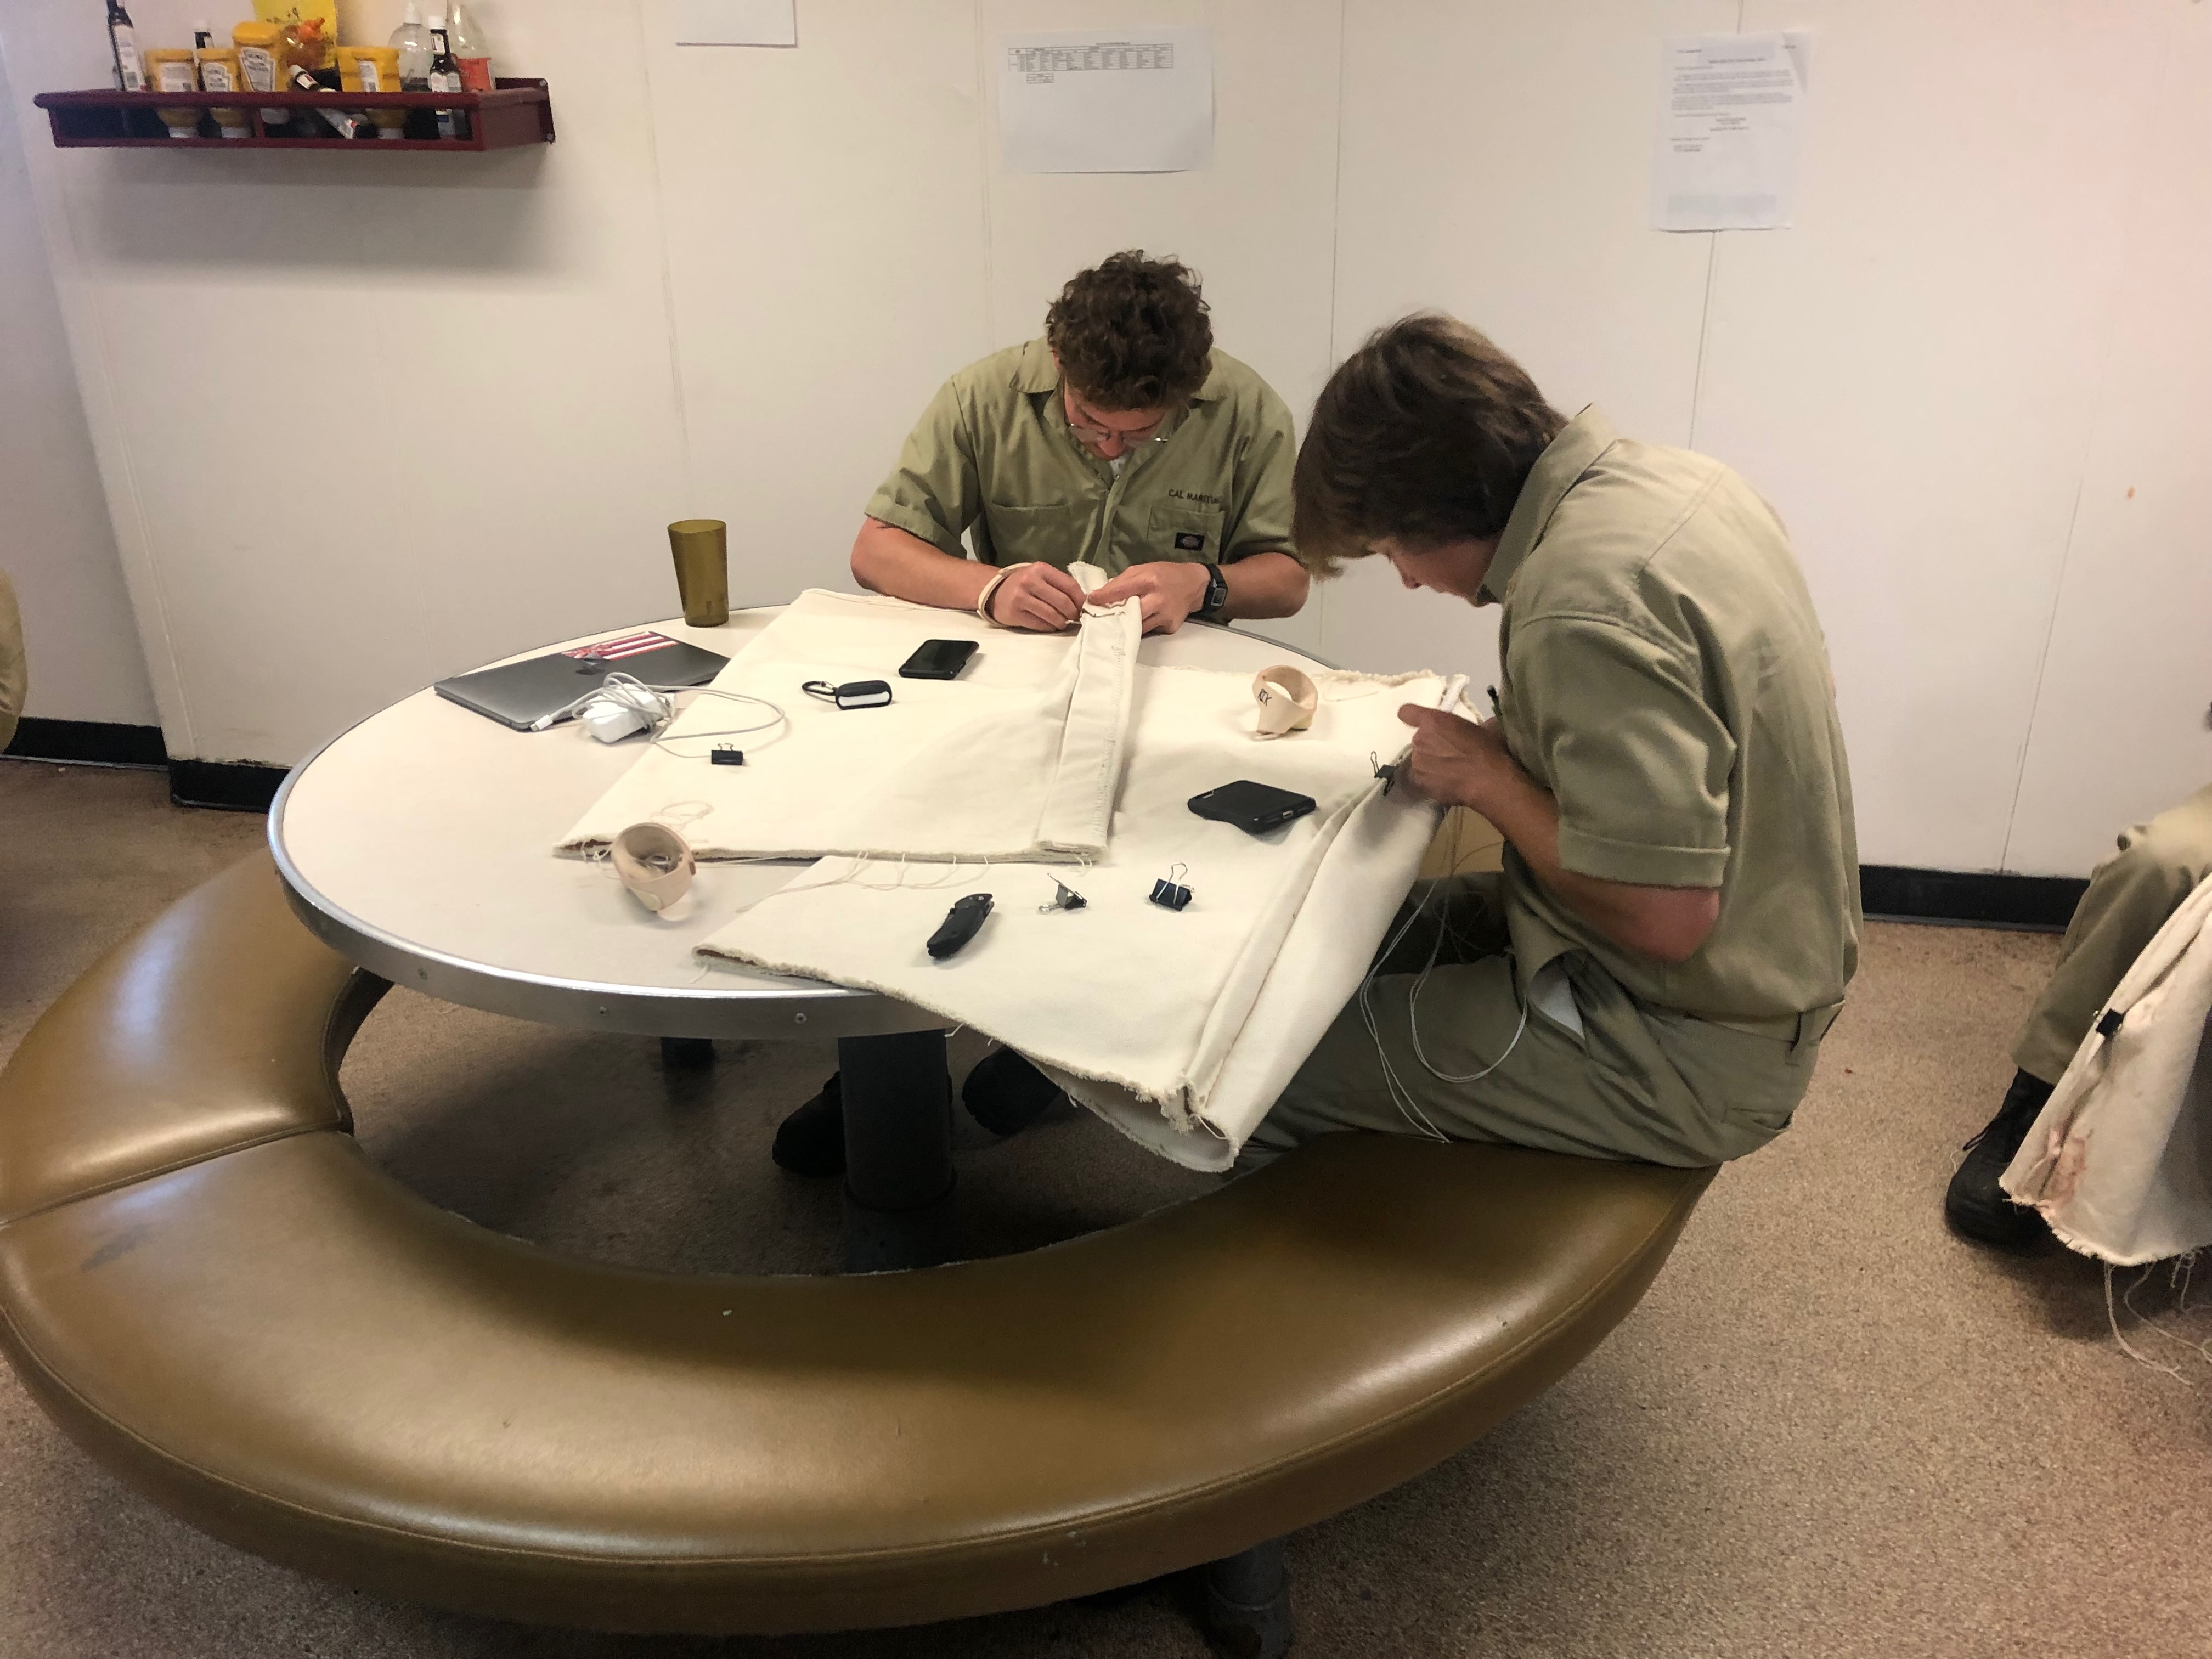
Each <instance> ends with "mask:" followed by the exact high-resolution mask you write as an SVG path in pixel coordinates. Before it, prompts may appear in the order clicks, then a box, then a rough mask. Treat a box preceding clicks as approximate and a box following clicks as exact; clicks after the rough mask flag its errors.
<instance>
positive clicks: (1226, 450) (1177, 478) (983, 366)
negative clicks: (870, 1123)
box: [773, 252, 1307, 1176]
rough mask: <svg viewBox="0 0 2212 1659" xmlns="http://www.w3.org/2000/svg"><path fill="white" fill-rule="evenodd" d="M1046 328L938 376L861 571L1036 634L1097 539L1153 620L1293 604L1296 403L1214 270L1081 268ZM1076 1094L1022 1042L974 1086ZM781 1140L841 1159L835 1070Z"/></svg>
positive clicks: (823, 1172)
mask: <svg viewBox="0 0 2212 1659" xmlns="http://www.w3.org/2000/svg"><path fill="white" fill-rule="evenodd" d="M1044 326H1045V331H1044V335H1043V337H1042V338H1041V339H1035V340H1031V341H1030V342H1029V343H1027V344H1025V345H1018V346H1014V347H1012V348H1010V349H1007V350H1005V351H1000V352H994V353H993V354H992V355H991V356H988V357H986V358H984V359H983V360H982V361H981V362H976V363H970V364H969V366H968V367H967V368H963V369H962V370H961V371H960V372H959V373H958V374H955V375H954V376H953V377H952V378H951V380H947V381H946V382H945V384H944V385H943V386H941V387H939V389H938V392H937V395H936V397H934V398H932V399H931V400H930V404H929V407H928V408H927V410H923V412H922V416H921V421H920V422H919V423H918V424H917V425H916V426H915V428H914V431H913V432H912V433H911V434H910V435H908V438H907V441H906V447H904V449H903V450H902V451H901V452H900V454H899V460H898V465H896V467H894V468H892V469H891V474H890V477H888V478H886V479H884V483H883V487H882V488H881V489H878V490H877V491H876V493H875V495H874V496H873V497H872V498H871V499H870V501H869V502H868V509H867V517H866V520H864V521H863V523H862V524H861V526H860V536H859V537H858V538H856V539H855V540H854V543H853V575H854V579H855V580H858V581H859V582H860V585H861V586H864V587H867V588H871V589H872V590H873V591H875V592H878V593H889V594H891V595H893V596H894V597H896V598H898V599H911V600H913V601H914V602H915V603H916V604H918V605H942V606H944V607H945V608H946V609H948V610H956V611H975V613H976V614H977V615H978V616H980V617H982V618H983V619H984V621H986V622H988V623H995V624H996V625H998V626H1000V627H1002V628H1020V629H1030V630H1032V631H1035V632H1039V633H1054V632H1057V631H1058V630H1059V629H1063V628H1070V627H1073V625H1074V623H1075V621H1076V618H1077V617H1079V615H1080V614H1081V613H1082V610H1083V605H1084V595H1083V590H1082V588H1081V587H1079V586H1078V585H1077V584H1076V580H1075V578H1074V577H1073V576H1071V575H1070V574H1068V572H1067V567H1068V566H1069V565H1071V564H1073V563H1074V562H1076V561H1077V560H1079V559H1080V560H1083V561H1085V562H1087V563H1090V564H1092V565H1095V566H1097V568H1100V569H1102V570H1103V571H1105V572H1106V573H1107V574H1108V576H1109V578H1110V580H1109V581H1107V582H1106V584H1105V585H1104V586H1102V587H1100V588H1099V589H1098V590H1097V592H1095V593H1093V594H1092V595H1091V601H1092V602H1093V603H1096V604H1101V605H1111V604H1114V603H1115V602H1117V601H1119V600H1122V599H1131V598H1134V599H1139V600H1141V602H1142V607H1143V612H1144V619H1145V631H1146V633H1148V634H1172V633H1174V632H1175V631H1176V629H1179V628H1181V627H1182V625H1183V623H1185V622H1187V621H1188V620H1189V618H1191V617H1200V618H1202V619H1204V620H1205V621H1207V622H1226V621H1230V620H1233V619H1237V618H1242V617H1287V616H1290V615H1291V614H1293V613H1294V612H1296V611H1297V609H1298V608H1299V607H1300V606H1301V605H1304V603H1305V601H1306V583H1307V578H1306V573H1305V569H1304V567H1303V566H1301V565H1300V564H1299V562H1297V558H1296V557H1295V556H1293V555H1292V553H1291V460H1292V457H1293V453H1294V447H1295V446H1294V443H1293V440H1292V437H1291V411H1290V410H1289V409H1287V408H1286V407H1285V405H1284V403H1283V400H1282V399H1281V398H1279V397H1277V396H1276V395H1275V394H1274V392H1273V391H1272V390H1271V389H1270V388H1269V387H1268V386H1267V382H1266V381H1264V380H1261V378H1260V377H1259V376H1258V375H1257V374H1254V373H1253V372H1252V371H1251V370H1250V369H1249V368H1246V367H1245V366H1244V365H1243V364H1242V363H1240V362H1237V360H1236V359H1235V358H1234V357H1231V356H1230V355H1229V354H1228V353H1227V352H1225V351H1219V350H1217V349H1214V344H1213V328H1212V324H1211V323H1209V322H1208V321H1207V319H1206V301H1205V300H1204V298H1203V297H1202V296H1201V295H1200V292H1199V284H1198V276H1197V274H1196V273H1195V272H1194V271H1192V270H1189V269H1188V267H1187V266H1184V265H1182V264H1178V263H1177V262H1176V261H1175V260H1173V259H1148V258H1146V257H1145V256H1144V254H1143V253H1141V252H1126V253H1116V254H1115V255H1114V256H1113V257H1112V258H1109V259H1108V260H1106V261H1105V262H1104V263H1103V264H1100V265H1099V266H1097V268H1096V269H1095V270H1085V271H1082V272H1079V273H1078V274H1077V275H1076V276H1074V277H1073V278H1072V279H1071V280H1070V281H1069V283H1068V284H1067V286H1066V288H1064V289H1061V290H1060V298H1059V299H1057V300H1055V301H1053V304H1052V307H1051V309H1050V310H1048V312H1047V313H1045V325H1044ZM963 535H966V536H969V537H971V538H973V540H974V542H975V556H973V557H972V558H971V557H970V556H969V555H968V552H967V550H966V549H965V548H964V547H963V544H962V541H961V538H962V537H963ZM1059 1097H1060V1091H1059V1090H1058V1089H1057V1088H1056V1087H1055V1086H1054V1085H1053V1084H1052V1083H1050V1082H1049V1081H1048V1080H1047V1079H1046V1078H1045V1076H1044V1075H1043V1073H1041V1072H1039V1071H1038V1070H1037V1069H1036V1067H1035V1066H1031V1065H1030V1063H1029V1062H1028V1061H1027V1060H1024V1059H1023V1058H1022V1057H1021V1056H1020V1055H1019V1054H1016V1053H1015V1052H1014V1051H1013V1050H1012V1049H1011V1048H1000V1049H994V1051H993V1052H992V1053H991V1054H989V1055H987V1057H986V1058H985V1059H984V1060H983V1061H982V1062H981V1064H980V1065H978V1066H976V1067H975V1070H974V1071H973V1072H971V1073H969V1076H968V1079H967V1081H966V1082H965V1083H964V1084H963V1085H962V1087H961V1098H962V1100H963V1101H964V1102H965V1103H966V1104H967V1106H968V1109H969V1111H970V1112H971V1113H972V1114H973V1115H975V1118H976V1120H977V1121H980V1122H981V1123H982V1124H983V1125H984V1126H985V1127H987V1128H990V1129H992V1130H994V1131H995V1132H996V1133H1000V1134H1013V1133H1018V1131H1020V1130H1021V1129H1023V1128H1024V1127H1027V1126H1028V1125H1029V1124H1030V1123H1031V1122H1032V1121H1035V1120H1036V1117H1037V1115H1039V1114H1040V1113H1042V1111H1043V1110H1044V1109H1046V1108H1047V1107H1048V1106H1049V1105H1050V1104H1051V1103H1053V1102H1054V1100H1056V1099H1058V1098H1059ZM773 1155H774V1157H775V1161H776V1163H777V1164H780V1165H781V1166H782V1167H783V1168H785V1169H787V1170H791V1171H793V1173H794V1174H798V1175H810V1176H829V1175H835V1174H837V1173H838V1172H840V1171H841V1170H843V1168H844V1167H845V1124H844V1107H843V1097H842V1090H841V1087H840V1085H839V1082H838V1079H836V1077H832V1078H831V1079H829V1081H828V1082H827V1083H825V1084H824V1085H823V1088H822V1091H821V1092H820V1093H819V1094H817V1095H816V1096H815V1097H813V1098H812V1099H811V1100H809V1101H808V1102H807V1103H805V1105H803V1106H801V1107H799V1109H797V1110H796V1111H794V1112H793V1113H792V1114H791V1115H790V1116H788V1117H787V1118H786V1119H785V1120H784V1121H783V1123H782V1125H781V1127H780V1128H779V1129H778V1130H777V1131H776V1137H775V1151H774V1154H773Z"/></svg>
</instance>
